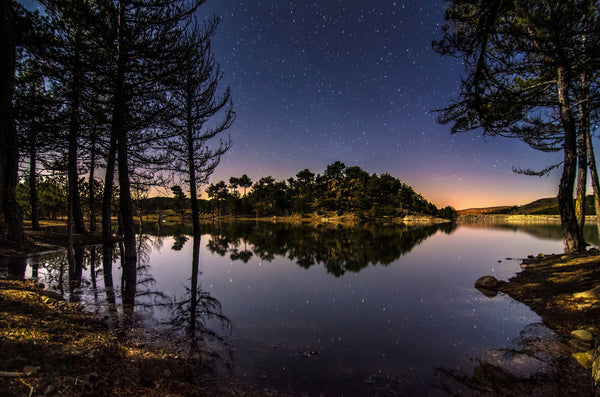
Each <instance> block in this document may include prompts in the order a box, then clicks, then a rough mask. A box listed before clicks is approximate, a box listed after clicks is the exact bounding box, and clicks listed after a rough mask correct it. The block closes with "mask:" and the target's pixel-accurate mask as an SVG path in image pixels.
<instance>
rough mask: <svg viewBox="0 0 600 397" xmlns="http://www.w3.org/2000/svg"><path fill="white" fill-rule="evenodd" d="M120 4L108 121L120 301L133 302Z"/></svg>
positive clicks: (132, 239)
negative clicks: (119, 234)
mask: <svg viewBox="0 0 600 397" xmlns="http://www.w3.org/2000/svg"><path fill="white" fill-rule="evenodd" d="M124 13H125V10H124V7H122V6H121V5H120V4H119V19H118V31H117V40H118V42H117V60H116V65H117V67H116V74H115V81H114V83H115V86H114V93H113V95H114V101H113V104H114V108H113V116H112V120H111V135H112V136H114V137H116V143H117V170H118V172H119V215H120V220H121V226H122V231H123V243H124V248H125V249H124V253H123V255H124V256H123V275H122V276H123V303H126V304H128V305H133V304H134V301H135V288H136V278H137V275H136V270H137V269H136V267H137V252H136V245H135V224H134V222H133V215H134V214H133V205H132V202H131V182H130V180H129V160H128V133H127V127H126V114H127V111H126V109H127V90H126V87H125V62H126V54H127V51H126V49H125V48H124V42H125V32H124V26H125V24H124V22H123V21H124V16H125V15H124Z"/></svg>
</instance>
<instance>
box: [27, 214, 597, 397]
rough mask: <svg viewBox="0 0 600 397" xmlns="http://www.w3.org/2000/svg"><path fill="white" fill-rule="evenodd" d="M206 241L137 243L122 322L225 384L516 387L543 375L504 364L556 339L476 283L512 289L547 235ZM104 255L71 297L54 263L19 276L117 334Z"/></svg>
mask: <svg viewBox="0 0 600 397" xmlns="http://www.w3.org/2000/svg"><path fill="white" fill-rule="evenodd" d="M205 229H206V230H207V234H204V235H202V237H201V239H200V241H196V244H194V241H193V239H192V238H191V237H190V236H189V235H186V232H189V231H188V230H185V229H181V228H176V229H173V228H171V229H166V228H164V227H163V228H162V229H161V230H152V231H151V233H149V234H146V235H143V236H141V237H140V239H139V259H140V264H139V266H138V280H137V281H138V287H137V296H136V306H135V307H134V310H133V315H132V318H133V319H135V320H136V321H139V322H141V323H142V324H145V326H149V327H157V328H160V329H163V330H166V329H172V330H175V331H176V332H177V333H178V334H179V335H182V338H184V339H185V338H192V337H191V335H192V334H194V335H195V337H194V338H192V339H193V340H195V341H198V340H200V341H203V342H204V343H209V342H210V345H211V346H213V348H215V349H217V350H218V352H219V353H220V357H221V358H220V359H215V360H214V361H215V362H217V361H220V362H221V363H220V364H219V365H220V366H221V370H219V371H218V372H219V375H220V376H226V377H227V378H228V379H229V380H231V381H241V382H252V383H254V384H259V385H260V386H262V387H266V388H275V389H279V390H284V391H292V392H297V393H300V394H301V393H308V394H318V393H323V394H324V395H369V394H372V395H415V394H429V395H438V394H440V395H443V394H444V393H443V392H442V391H441V390H440V389H441V388H442V386H443V385H448V384H449V383H452V382H453V381H455V378H456V377H455V376H452V375H449V374H455V375H456V374H466V375H470V374H471V373H472V372H473V369H474V368H475V366H476V365H477V364H478V362H479V361H478V360H484V359H490V360H495V362H500V361H502V365H503V366H505V367H508V368H509V369H510V370H512V371H515V372H520V373H525V372H527V371H532V370H534V369H540V368H542V369H543V366H544V365H545V364H544V363H543V360H542V361H540V360H539V359H536V360H533V359H529V360H528V359H526V358H523V357H525V356H523V357H521V358H520V359H519V360H515V358H514V356H511V357H509V359H505V357H503V355H502V354H501V352H502V351H503V350H502V349H505V348H506V349H515V348H516V347H515V346H521V347H522V345H523V344H524V343H525V344H526V342H527V341H528V340H530V339H531V335H535V336H534V337H533V339H535V340H539V339H540V338H553V336H552V333H551V332H549V331H548V330H546V329H545V328H543V327H542V326H540V325H537V323H539V321H540V319H539V317H538V316H537V315H536V314H534V313H533V312H531V311H530V310H529V309H528V308H527V307H526V306H524V305H522V304H520V303H518V302H515V301H513V300H511V299H510V298H508V297H506V296H503V295H499V296H497V297H494V298H492V299H490V298H486V297H485V296H484V295H482V294H481V293H480V292H478V291H477V290H475V289H474V288H473V283H474V281H475V280H476V279H477V278H478V277H480V276H482V275H487V274H491V275H495V276H496V277H498V278H500V279H508V278H509V277H511V276H513V275H514V274H515V273H516V272H517V271H518V270H519V264H520V259H522V258H524V257H526V256H527V255H529V254H537V253H538V252H544V253H553V252H555V253H559V252H561V251H562V241H561V233H560V228H559V227H558V226H557V225H522V226H514V225H511V226H499V225H496V226H481V225H460V226H458V227H456V226H449V225H444V226H442V227H421V228H407V227H398V226H362V227H354V228H342V227H334V226H330V227H325V226H324V227H318V228H312V227H308V226H303V227H299V226H296V227H293V226H290V225H281V224H275V225H270V224H262V223H261V224H254V223H248V224H236V225H231V224H224V225H219V226H210V227H209V226H207V227H206V228H205ZM594 232H595V229H594V228H590V230H589V231H588V233H589V235H588V241H596V240H597V233H596V235H593V233H594ZM195 249H197V253H198V257H197V258H198V266H197V268H196V267H195V266H194V263H193V258H194V255H193V254H194V250H195ZM102 254H103V251H102V248H101V247H91V248H87V249H85V250H79V251H78V252H76V255H75V259H76V263H77V264H78V265H79V266H77V267H76V268H75V269H74V270H72V271H71V274H70V279H71V280H74V282H71V283H69V282H68V281H69V271H68V268H67V267H66V261H65V254H64V253H62V252H59V253H53V254H47V255H42V256H38V257H32V258H30V259H29V262H28V265H27V269H26V270H25V276H26V277H32V276H37V277H38V278H39V279H40V281H42V282H44V283H46V285H47V286H48V287H49V288H52V289H55V290H58V291H61V292H62V293H63V294H64V295H65V296H66V297H68V298H69V299H71V300H81V301H83V302H84V303H86V305H87V307H88V308H89V309H90V310H92V311H95V312H97V313H99V314H100V315H106V316H107V317H108V318H109V319H112V320H111V321H115V322H118V321H121V320H122V318H123V316H124V315H123V313H122V311H121V309H120V308H119V306H118V302H119V285H120V282H119V280H120V266H119V250H118V249H116V250H114V252H112V255H113V256H114V264H113V265H112V270H111V269H108V267H107V264H105V265H104V267H103V264H102ZM108 263H110V262H108ZM196 270H197V277H194V276H196V274H194V273H195V271H196ZM194 280H196V282H194ZM111 283H112V284H113V285H114V286H115V289H114V293H111V291H110V290H108V291H107V290H106V289H105V288H104V285H111ZM192 290H196V291H198V294H197V295H195V298H194V295H193V294H192V293H191V291H192ZM113 302H116V304H114V305H113V304H112V303H113ZM186 335H187V336H186ZM528 338H529V339H528ZM215 341H217V342H215ZM215 346H219V347H215ZM223 363H224V364H223ZM215 365H217V364H215ZM534 367H535V368H534ZM532 368H533V369H532ZM449 387H450V388H451V389H452V388H453V387H456V386H449Z"/></svg>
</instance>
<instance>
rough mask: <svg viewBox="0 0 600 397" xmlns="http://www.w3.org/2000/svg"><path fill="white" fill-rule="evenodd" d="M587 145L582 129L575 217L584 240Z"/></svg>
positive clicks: (578, 149) (578, 134) (578, 139)
mask: <svg viewBox="0 0 600 397" xmlns="http://www.w3.org/2000/svg"><path fill="white" fill-rule="evenodd" d="M587 170H588V163H587V143H586V138H585V131H584V130H583V129H582V128H581V125H580V128H579V129H578V131H577V188H576V189H577V190H576V192H577V193H576V196H575V197H576V198H575V215H576V217H577V226H578V227H579V234H580V235H581V237H582V238H583V228H584V226H585V194H586V184H587Z"/></svg>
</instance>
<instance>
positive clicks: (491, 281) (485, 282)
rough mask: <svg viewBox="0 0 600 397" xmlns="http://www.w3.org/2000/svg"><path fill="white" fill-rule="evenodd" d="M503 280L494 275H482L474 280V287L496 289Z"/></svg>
mask: <svg viewBox="0 0 600 397" xmlns="http://www.w3.org/2000/svg"><path fill="white" fill-rule="evenodd" d="M504 283H505V281H500V280H498V279H497V278H496V277H494V276H483V277H480V278H479V279H477V281H475V288H477V289H487V290H498V287H500V286H501V285H502V284H504Z"/></svg>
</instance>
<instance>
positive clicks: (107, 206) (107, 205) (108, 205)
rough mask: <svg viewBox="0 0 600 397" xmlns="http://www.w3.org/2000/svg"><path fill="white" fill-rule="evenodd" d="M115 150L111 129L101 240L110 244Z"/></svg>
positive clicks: (111, 237) (114, 140)
mask: <svg viewBox="0 0 600 397" xmlns="http://www.w3.org/2000/svg"><path fill="white" fill-rule="evenodd" d="M116 150H117V143H116V137H115V135H114V133H113V132H112V130H111V135H110V143H109V147H108V154H107V157H106V174H105V176H104V189H103V191H102V242H103V243H104V244H112V242H113V234H112V195H113V183H114V178H115V155H116Z"/></svg>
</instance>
